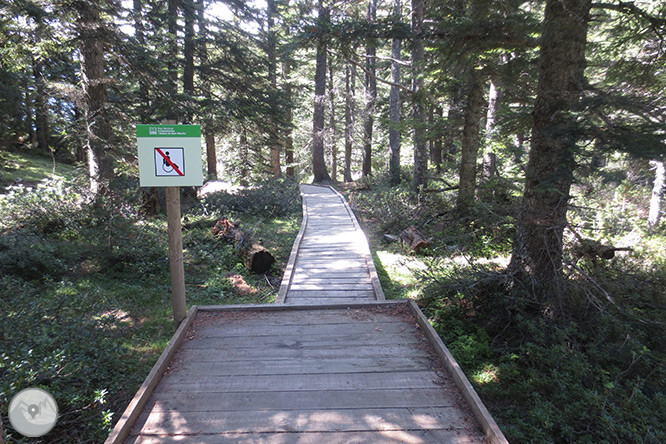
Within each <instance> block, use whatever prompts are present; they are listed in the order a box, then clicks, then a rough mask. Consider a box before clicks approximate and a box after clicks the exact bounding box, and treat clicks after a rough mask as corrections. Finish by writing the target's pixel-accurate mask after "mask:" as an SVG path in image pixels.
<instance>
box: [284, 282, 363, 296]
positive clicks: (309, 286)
mask: <svg viewBox="0 0 666 444" xmlns="http://www.w3.org/2000/svg"><path fill="white" fill-rule="evenodd" d="M301 290H302V291H326V292H331V291H354V292H359V291H360V292H367V293H369V294H370V293H371V294H373V295H374V289H373V288H372V284H370V283H367V284H364V283H362V282H360V283H357V284H350V283H348V282H342V283H337V284H336V283H326V284H316V283H311V282H307V283H300V282H294V283H292V284H291V287H289V291H301Z"/></svg>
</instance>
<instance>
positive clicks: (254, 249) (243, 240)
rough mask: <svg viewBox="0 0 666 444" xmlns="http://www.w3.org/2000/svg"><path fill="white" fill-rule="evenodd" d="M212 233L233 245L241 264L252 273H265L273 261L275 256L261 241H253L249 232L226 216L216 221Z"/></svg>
mask: <svg viewBox="0 0 666 444" xmlns="http://www.w3.org/2000/svg"><path fill="white" fill-rule="evenodd" d="M213 234H214V235H216V236H218V237H220V238H222V240H224V241H225V242H227V243H229V244H233V245H235V247H236V249H237V250H238V255H239V256H240V257H241V259H243V264H244V265H245V266H246V267H247V268H248V270H250V271H252V272H254V273H259V274H262V273H266V272H267V271H268V270H269V269H270V268H271V265H273V264H274V263H275V258H274V257H273V255H272V254H271V253H270V252H269V251H268V250H267V249H266V247H264V246H263V245H262V244H261V241H259V242H254V240H253V239H252V236H251V235H250V233H248V232H246V231H243V230H241V229H240V228H239V226H238V224H234V223H233V222H231V221H230V220H229V219H227V218H224V219H220V220H219V221H217V223H216V224H215V226H214V227H213Z"/></svg>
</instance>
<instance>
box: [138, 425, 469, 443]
mask: <svg viewBox="0 0 666 444" xmlns="http://www.w3.org/2000/svg"><path fill="white" fill-rule="evenodd" d="M297 433H298V432H279V433H256V434H255V433H251V434H248V433H225V434H223V435H222V434H220V435H202V434H198V433H191V434H189V435H185V436H190V439H192V438H193V439H196V441H195V442H196V443H197V444H219V443H220V442H224V443H227V444H237V443H243V444H285V443H290V444H323V443H325V444H406V443H428V444H430V443H438V444H472V443H477V444H480V443H481V440H476V439H473V438H470V434H469V432H468V431H467V430H458V429H453V428H452V429H450V430H449V429H443V430H400V431H381V432H374V431H351V432H330V433H329V432H319V433H303V434H297ZM186 440H187V438H186ZM182 442H183V436H140V437H137V438H135V439H134V440H133V441H131V444H171V443H182ZM188 442H191V441H188Z"/></svg>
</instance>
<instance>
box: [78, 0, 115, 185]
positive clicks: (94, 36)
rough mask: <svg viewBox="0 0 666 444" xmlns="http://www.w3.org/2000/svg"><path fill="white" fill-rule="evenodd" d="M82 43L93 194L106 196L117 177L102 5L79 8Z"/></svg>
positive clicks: (92, 4)
mask: <svg viewBox="0 0 666 444" xmlns="http://www.w3.org/2000/svg"><path fill="white" fill-rule="evenodd" d="M78 8H79V9H78V13H79V18H78V20H79V32H80V39H81V84H82V86H83V95H84V101H85V121H86V128H87V134H86V135H87V137H86V144H87V151H88V170H89V175H90V191H91V192H92V193H93V194H98V193H104V192H105V191H106V189H107V187H108V185H109V182H110V180H111V179H112V177H113V174H114V173H113V168H114V162H113V158H112V157H111V154H110V153H109V150H110V146H109V144H110V140H111V134H112V130H111V124H110V123H109V119H108V116H107V113H106V101H107V93H106V84H105V83H106V82H105V80H106V79H105V77H104V53H103V47H102V41H101V40H100V38H101V28H102V21H101V18H100V10H99V7H98V3H95V2H81V3H79V4H78Z"/></svg>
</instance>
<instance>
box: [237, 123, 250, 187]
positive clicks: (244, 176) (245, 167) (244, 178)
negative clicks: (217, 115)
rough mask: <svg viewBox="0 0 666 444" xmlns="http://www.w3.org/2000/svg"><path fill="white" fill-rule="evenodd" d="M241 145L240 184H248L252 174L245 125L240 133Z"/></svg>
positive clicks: (239, 153)
mask: <svg viewBox="0 0 666 444" xmlns="http://www.w3.org/2000/svg"><path fill="white" fill-rule="evenodd" d="M239 142H240V146H239V147H238V159H239V160H240V176H241V177H240V181H239V182H240V184H241V185H243V186H247V185H248V184H249V181H248V178H249V176H250V152H249V150H248V141H247V129H246V128H245V127H243V128H242V129H241V133H240V141H239Z"/></svg>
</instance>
